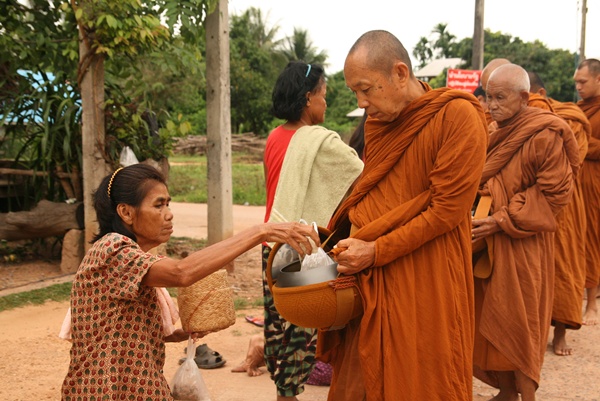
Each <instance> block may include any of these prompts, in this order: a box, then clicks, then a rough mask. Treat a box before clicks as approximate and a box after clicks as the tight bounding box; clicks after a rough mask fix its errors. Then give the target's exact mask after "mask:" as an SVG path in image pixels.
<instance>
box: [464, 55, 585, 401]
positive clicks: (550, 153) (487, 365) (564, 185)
mask: <svg viewBox="0 0 600 401" xmlns="http://www.w3.org/2000/svg"><path fill="white" fill-rule="evenodd" d="M487 99H488V107H489V109H490V113H491V115H492V118H493V119H494V120H495V121H496V122H497V123H498V130H496V131H495V132H494V133H493V134H491V135H490V144H489V146H488V152H487V158H486V163H485V166H484V169H483V175H482V177H481V188H480V191H479V193H480V195H489V196H491V199H492V205H491V211H490V213H491V215H490V216H488V217H486V218H483V219H474V220H473V223H472V224H473V240H474V241H477V240H479V239H480V238H485V239H486V242H487V253H488V255H487V257H489V260H490V261H491V264H492V266H493V271H492V274H491V276H490V277H489V278H486V279H477V278H476V279H475V307H476V309H475V321H476V326H475V352H474V374H475V376H476V377H477V378H479V379H480V380H482V381H484V382H486V383H488V384H490V385H492V386H494V387H497V388H499V389H500V393H499V394H498V395H497V396H496V397H494V398H493V400H495V401H500V400H502V401H513V400H514V401H516V400H518V399H519V392H520V393H521V397H522V398H521V399H522V400H523V401H532V400H535V392H536V389H537V387H538V383H539V381H540V371H541V368H542V362H543V359H544V352H545V350H546V340H547V338H548V331H549V327H550V319H551V313H552V296H553V289H554V254H553V253H554V252H553V251H554V231H556V218H555V216H556V215H557V214H558V213H559V212H560V210H561V209H562V208H563V207H564V206H565V205H567V204H568V202H569V201H570V199H571V193H572V190H573V174H574V172H575V173H576V172H577V170H578V168H579V161H578V160H577V142H576V141H575V137H574V136H573V132H572V131H571V129H570V128H569V126H568V125H567V123H566V122H565V121H564V120H562V119H561V118H559V117H557V116H556V115H555V114H554V113H551V112H549V111H546V110H540V109H537V108H532V107H527V102H528V101H529V78H528V76H527V72H526V71H525V70H524V69H523V68H521V67H520V66H518V65H515V64H507V65H503V66H500V67H498V68H497V69H496V70H494V72H493V73H492V74H491V76H490V79H489V82H488V85H487Z"/></svg>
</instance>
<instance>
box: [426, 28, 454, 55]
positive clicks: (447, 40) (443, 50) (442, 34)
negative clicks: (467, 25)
mask: <svg viewBox="0 0 600 401" xmlns="http://www.w3.org/2000/svg"><path fill="white" fill-rule="evenodd" d="M447 27H448V24H444V23H439V24H437V25H436V26H435V27H434V28H433V30H432V31H431V33H433V34H435V35H437V40H436V41H435V42H433V48H434V49H436V50H439V57H450V56H451V54H452V50H453V48H454V45H455V42H454V40H455V39H456V36H454V35H452V34H451V33H450V32H448V31H447V30H446V28H447Z"/></svg>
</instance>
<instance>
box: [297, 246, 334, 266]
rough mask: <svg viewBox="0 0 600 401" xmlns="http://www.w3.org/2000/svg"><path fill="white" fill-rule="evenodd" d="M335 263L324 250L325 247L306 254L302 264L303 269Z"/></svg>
mask: <svg viewBox="0 0 600 401" xmlns="http://www.w3.org/2000/svg"><path fill="white" fill-rule="evenodd" d="M333 263H335V261H334V260H333V259H331V257H330V256H329V255H327V253H326V252H325V251H324V250H323V248H317V251H316V252H315V253H311V254H310V255H306V256H305V257H304V260H303V261H302V266H300V270H301V271H305V270H310V269H315V268H317V267H325V266H329V265H331V264H333Z"/></svg>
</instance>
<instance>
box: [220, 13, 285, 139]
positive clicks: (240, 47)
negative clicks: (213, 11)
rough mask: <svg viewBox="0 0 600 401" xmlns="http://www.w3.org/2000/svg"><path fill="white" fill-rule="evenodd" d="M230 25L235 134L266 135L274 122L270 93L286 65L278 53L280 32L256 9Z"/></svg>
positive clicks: (234, 17)
mask: <svg viewBox="0 0 600 401" xmlns="http://www.w3.org/2000/svg"><path fill="white" fill-rule="evenodd" d="M230 25H231V27H230V53H231V57H230V59H231V68H230V87H231V127H232V131H233V132H234V133H242V132H253V133H254V134H256V135H263V136H265V135H267V134H268V132H269V130H270V129H271V128H272V122H273V117H272V115H271V92H272V91H273V86H274V85H275V80H276V79H277V75H278V74H279V71H280V70H281V69H283V67H284V66H285V63H287V61H285V60H283V59H281V58H280V57H279V56H278V55H277V52H276V51H275V46H276V45H277V44H278V43H279V42H277V41H275V40H274V36H275V34H276V32H277V29H276V28H273V29H268V28H267V27H266V22H265V21H264V20H263V18H262V14H261V12H260V10H258V9H255V8H250V9H248V10H247V11H246V12H244V13H243V14H242V15H240V16H236V15H233V16H232V17H231V24H230Z"/></svg>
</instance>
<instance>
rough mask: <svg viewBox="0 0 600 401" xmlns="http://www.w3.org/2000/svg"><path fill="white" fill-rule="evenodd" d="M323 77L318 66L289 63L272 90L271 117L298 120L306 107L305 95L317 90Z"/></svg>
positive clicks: (301, 62)
mask: <svg viewBox="0 0 600 401" xmlns="http://www.w3.org/2000/svg"><path fill="white" fill-rule="evenodd" d="M324 75H325V71H324V70H323V67H322V66H320V65H318V64H307V63H305V62H304V61H290V62H289V63H288V65H287V66H286V67H285V69H284V70H283V71H282V72H281V74H279V77H277V82H275V87H274V88H273V94H272V96H271V99H272V101H273V108H272V113H273V115H274V116H275V117H277V118H281V119H282V120H287V121H298V120H300V116H301V115H302V110H304V107H306V93H307V92H314V91H315V90H317V89H319V88H320V87H321V85H322V84H323V83H324V82H325V77H324Z"/></svg>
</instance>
